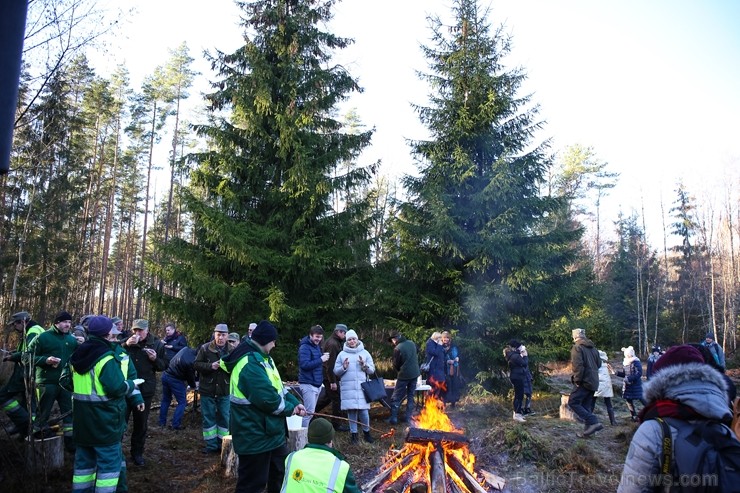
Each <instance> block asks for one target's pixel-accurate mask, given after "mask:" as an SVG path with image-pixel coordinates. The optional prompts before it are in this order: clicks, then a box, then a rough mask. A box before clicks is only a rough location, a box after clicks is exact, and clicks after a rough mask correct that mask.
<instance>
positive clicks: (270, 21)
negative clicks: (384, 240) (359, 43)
mask: <svg viewBox="0 0 740 493" xmlns="http://www.w3.org/2000/svg"><path fill="white" fill-rule="evenodd" d="M333 4H334V2H333V1H302V2H296V1H292V0H262V1H255V2H249V3H246V2H245V3H242V4H241V6H242V9H243V19H245V20H244V21H243V27H244V31H245V35H244V36H245V40H246V41H245V45H244V46H242V47H241V48H239V49H237V50H236V51H235V52H233V53H230V54H225V53H218V54H217V55H216V56H215V57H212V59H211V62H212V65H213V67H214V68H215V69H216V70H217V72H218V74H219V77H220V79H219V80H218V81H216V82H215V83H214V84H213V86H214V88H215V92H213V93H212V94H210V95H208V101H209V103H210V108H211V111H212V115H211V118H210V120H211V123H209V124H206V125H200V126H196V127H195V130H196V131H197V132H198V133H199V135H201V136H202V137H205V138H206V139H207V140H208V142H209V144H210V148H209V150H208V151H206V152H201V153H197V154H195V155H191V157H190V159H191V160H192V161H193V164H194V166H195V170H194V172H193V173H192V175H191V182H190V186H189V187H188V188H187V189H186V190H184V191H183V201H184V204H185V207H186V210H187V212H188V214H189V220H190V221H191V224H192V226H191V228H192V231H191V235H190V236H189V237H188V238H172V239H171V240H170V241H169V242H168V244H167V245H160V247H161V248H162V250H163V251H162V252H161V254H162V257H161V259H162V260H161V261H160V262H159V263H158V264H157V265H154V266H152V269H153V270H155V272H156V274H157V275H158V276H161V278H163V279H165V281H166V282H174V283H176V284H177V286H178V287H179V289H178V290H177V292H176V293H175V294H172V295H171V294H169V293H166V294H160V293H156V292H152V293H150V294H151V295H152V299H153V300H154V301H155V302H157V303H158V304H159V306H160V307H161V309H162V310H163V311H164V312H165V313H167V314H168V315H169V316H172V317H175V318H176V319H180V320H182V321H183V323H184V324H187V325H190V326H191V332H193V329H195V331H196V333H199V334H202V335H206V334H208V333H209V332H210V331H211V330H212V326H213V324H214V323H217V322H226V323H228V324H230V327H231V328H232V329H234V330H238V331H240V332H242V333H244V332H245V331H246V328H247V325H248V324H249V322H252V321H258V320H259V319H270V320H272V321H273V322H275V323H276V324H277V325H278V326H279V327H280V329H281V334H282V335H281V340H285V341H291V342H297V340H298V338H299V337H300V336H302V335H305V334H306V333H307V330H308V328H309V327H310V326H311V325H312V324H315V323H321V324H326V325H327V326H331V325H330V324H332V323H335V322H338V321H340V320H338V318H337V317H338V316H339V314H344V315H345V316H346V314H347V313H348V312H347V310H351V309H357V310H359V309H360V307H357V303H356V300H355V295H354V293H357V292H360V291H361V290H362V287H363V283H365V282H366V277H365V276H366V275H367V272H368V269H369V248H368V243H369V241H368V233H367V226H366V224H365V223H364V222H363V221H362V220H361V218H364V217H366V211H365V209H366V207H367V204H366V201H363V200H357V201H352V202H351V203H345V204H343V206H342V207H341V208H340V209H337V208H333V207H332V198H333V196H334V194H335V191H337V190H339V191H341V193H342V194H343V195H344V194H346V191H347V190H351V189H354V188H357V187H362V186H364V185H365V184H366V183H367V182H368V181H369V180H370V179H371V178H372V173H373V170H374V169H373V168H374V167H373V166H370V167H347V166H346V165H344V164H343V163H346V162H348V161H352V160H355V159H356V158H357V156H358V155H359V153H360V151H361V150H362V149H363V148H364V147H365V146H366V145H368V143H369V140H370V136H371V132H370V131H365V132H349V131H347V130H346V129H345V128H344V127H343V125H342V123H341V122H340V121H338V120H337V119H335V111H336V107H337V104H338V103H340V102H341V101H342V100H344V99H346V98H347V97H348V95H349V94H350V93H351V92H353V91H358V90H360V88H359V86H358V84H357V81H356V80H355V79H354V78H353V77H352V76H351V75H350V74H349V73H348V72H347V71H346V70H345V69H344V68H343V67H342V66H340V65H336V64H333V63H332V62H331V56H332V52H333V51H335V50H340V49H342V48H344V47H346V46H347V45H348V44H349V43H350V42H351V40H349V39H346V38H341V37H338V36H336V35H334V34H332V33H329V32H326V31H324V30H322V29H323V28H324V27H325V26H326V23H327V22H328V21H329V19H330V18H331V15H332V7H333ZM332 327H333V326H332ZM327 328H328V327H327ZM283 347H285V346H283ZM278 350H281V346H280V345H279V346H278ZM285 350H286V351H289V352H290V354H291V356H293V355H294V352H293V351H294V350H295V347H294V346H292V347H291V345H287V349H285Z"/></svg>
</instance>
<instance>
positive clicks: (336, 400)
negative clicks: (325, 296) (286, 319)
mask: <svg viewBox="0 0 740 493" xmlns="http://www.w3.org/2000/svg"><path fill="white" fill-rule="evenodd" d="M346 337H347V326H346V325H344V324H337V325H336V327H334V332H333V333H332V335H331V337H329V338H328V339H327V340H326V342H324V352H325V353H329V359H328V360H326V362H325V363H324V368H323V372H324V393H323V394H321V396H320V397H319V402H318V403H317V404H316V409H318V410H321V409H323V408H324V407H325V406H326V405H328V404H329V403H331V415H332V416H341V415H342V398H341V395H340V392H339V378H338V377H337V376H336V375H335V374H334V363H336V361H337V356H339V353H340V352H342V349H344V339H345V338H346ZM331 424H332V425H333V426H334V429H335V430H337V431H349V426H347V425H346V424H344V423H342V422H341V421H339V420H338V419H332V420H331Z"/></svg>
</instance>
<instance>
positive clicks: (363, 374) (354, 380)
mask: <svg viewBox="0 0 740 493" xmlns="http://www.w3.org/2000/svg"><path fill="white" fill-rule="evenodd" d="M346 335H347V340H346V341H345V343H344V349H343V350H342V352H340V353H339V355H338V356H337V361H336V363H335V364H334V374H335V375H337V376H338V377H339V381H340V386H339V388H340V391H341V393H342V411H347V417H348V418H349V419H350V422H349V431H350V436H351V438H350V440H351V442H352V443H357V442H358V440H357V421H359V422H360V423H361V424H362V433H363V437H364V438H365V441H366V442H368V443H373V441H374V440H373V437H372V436H371V435H370V412H369V411H370V403H369V402H367V400H366V399H365V393H364V392H363V391H362V382H364V381H366V380H367V378H368V375H372V374H373V373H375V364H374V363H373V357H372V356H371V355H370V353H369V352H367V350H366V349H365V346H364V345H363V344H362V341H361V340H360V339H359V338H358V337H357V332H355V331H354V330H348V331H347V334H346ZM358 418H359V419H358Z"/></svg>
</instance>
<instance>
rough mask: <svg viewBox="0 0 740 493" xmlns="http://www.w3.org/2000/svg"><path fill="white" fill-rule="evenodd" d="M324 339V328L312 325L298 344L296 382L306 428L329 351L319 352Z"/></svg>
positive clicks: (314, 406) (314, 404) (321, 381)
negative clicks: (304, 410) (298, 387)
mask: <svg viewBox="0 0 740 493" xmlns="http://www.w3.org/2000/svg"><path fill="white" fill-rule="evenodd" d="M323 339H324V328H323V327H321V326H320V325H314V326H313V327H311V329H310V330H309V331H308V335H307V336H306V337H304V338H303V339H301V342H300V343H299V344H298V384H299V385H300V389H301V397H303V405H304V406H306V412H307V413H308V414H307V415H306V416H304V417H303V427H304V428H308V423H309V422H310V421H311V416H309V414H313V412H314V411H315V410H316V402H317V401H318V399H319V392H320V391H321V384H322V383H323V381H324V372H323V369H324V366H323V365H324V363H326V362H327V361H328V360H329V353H328V352H326V353H322V352H321V341H322V340H323Z"/></svg>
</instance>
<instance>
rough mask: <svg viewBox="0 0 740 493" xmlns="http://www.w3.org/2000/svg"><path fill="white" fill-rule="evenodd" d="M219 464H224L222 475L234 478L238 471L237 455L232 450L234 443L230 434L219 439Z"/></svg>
mask: <svg viewBox="0 0 740 493" xmlns="http://www.w3.org/2000/svg"><path fill="white" fill-rule="evenodd" d="M221 465H222V466H224V476H226V477H227V478H236V477H237V476H238V472H239V456H238V455H237V453H236V452H234V444H233V442H232V440H231V435H226V436H225V437H223V439H222V440H221Z"/></svg>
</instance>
